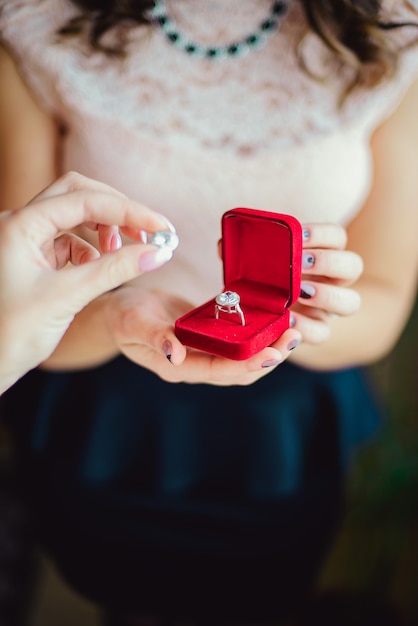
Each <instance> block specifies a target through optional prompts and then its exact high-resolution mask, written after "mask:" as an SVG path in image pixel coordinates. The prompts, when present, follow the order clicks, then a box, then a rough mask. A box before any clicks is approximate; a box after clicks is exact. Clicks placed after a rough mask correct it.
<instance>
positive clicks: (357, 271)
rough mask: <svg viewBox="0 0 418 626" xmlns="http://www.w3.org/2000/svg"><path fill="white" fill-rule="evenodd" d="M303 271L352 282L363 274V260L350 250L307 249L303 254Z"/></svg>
mask: <svg viewBox="0 0 418 626" xmlns="http://www.w3.org/2000/svg"><path fill="white" fill-rule="evenodd" d="M302 272H303V273H305V274H310V275H315V276H321V277H324V278H326V279H335V280H339V281H345V282H347V281H348V282H349V283H350V282H354V281H356V280H357V279H358V278H359V277H360V276H361V274H362V272H363V261H362V259H361V257H360V256H359V255H358V254H356V253H355V252H351V251H348V250H316V249H307V250H304V252H303V254H302Z"/></svg>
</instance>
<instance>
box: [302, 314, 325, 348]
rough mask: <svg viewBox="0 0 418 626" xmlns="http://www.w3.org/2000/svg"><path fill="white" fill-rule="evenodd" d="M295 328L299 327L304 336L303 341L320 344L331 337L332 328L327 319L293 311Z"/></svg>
mask: <svg viewBox="0 0 418 626" xmlns="http://www.w3.org/2000/svg"><path fill="white" fill-rule="evenodd" d="M292 317H293V320H294V328H297V329H298V330H299V332H300V334H301V336H302V338H303V343H309V344H315V345H316V344H320V343H322V342H323V341H326V340H327V339H329V336H330V334H331V329H330V327H329V324H328V323H327V321H325V319H323V320H322V319H315V318H313V317H308V316H306V315H302V314H300V313H297V312H295V311H292Z"/></svg>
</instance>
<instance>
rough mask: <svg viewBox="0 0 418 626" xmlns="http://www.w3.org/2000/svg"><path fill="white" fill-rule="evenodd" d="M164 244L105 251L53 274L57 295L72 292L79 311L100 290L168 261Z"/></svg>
mask: <svg viewBox="0 0 418 626" xmlns="http://www.w3.org/2000/svg"><path fill="white" fill-rule="evenodd" d="M172 254H173V253H172V251H171V250H168V249H167V248H155V247H153V246H142V245H141V246H140V245H129V246H125V247H124V248H122V249H121V250H117V251H116V252H112V253H109V254H105V255H104V256H102V257H101V258H99V259H97V260H95V261H94V262H92V263H83V264H81V265H79V266H78V267H70V268H67V269H65V270H64V271H62V272H59V273H57V274H56V288H55V290H54V293H55V294H56V297H57V298H60V297H61V298H64V297H65V298H66V299H67V300H68V294H72V295H73V298H72V300H71V306H72V308H73V310H74V312H78V311H80V310H81V309H82V308H83V307H84V306H86V305H87V304H88V303H89V302H91V301H92V300H94V299H95V298H97V297H98V296H100V295H102V294H103V293H105V292H107V291H109V290H111V289H115V288H116V287H119V286H120V285H121V284H122V283H125V282H127V281H129V280H132V279H133V278H135V277H137V276H139V275H140V274H142V273H144V272H148V271H152V270H154V269H157V268H158V267H161V266H162V265H164V264H165V263H167V262H168V261H169V260H170V259H171V257H172Z"/></svg>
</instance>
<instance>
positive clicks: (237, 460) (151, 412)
mask: <svg viewBox="0 0 418 626" xmlns="http://www.w3.org/2000/svg"><path fill="white" fill-rule="evenodd" d="M372 396H373V394H371V392H370V388H369V384H368V382H367V381H366V379H365V378H364V376H363V374H362V373H361V372H360V371H358V370H344V371H338V372H333V373H328V372H326V373H322V372H310V371H306V370H303V369H300V368H297V367H294V366H292V365H289V364H287V363H285V364H283V365H281V366H279V367H278V368H277V369H276V370H275V371H274V372H271V373H270V374H269V375H268V376H266V377H264V378H263V379H261V380H260V381H258V382H257V383H255V384H254V385H251V386H249V387H212V386H208V385H187V384H169V383H166V382H163V381H161V380H160V379H159V378H158V377H156V376H155V375H154V374H152V373H151V372H149V371H147V370H144V369H142V368H138V367H137V366H136V365H134V364H133V363H131V362H130V361H128V360H126V359H125V358H123V357H119V358H117V359H115V360H113V361H111V362H109V363H108V364H106V365H104V366H102V367H100V368H96V369H93V370H87V371H78V372H70V373H55V374H51V373H46V372H42V371H34V372H32V373H30V374H29V375H28V376H26V377H25V378H24V379H23V380H22V381H20V382H19V383H18V384H17V385H16V386H15V387H14V388H12V389H11V390H10V391H9V392H8V393H7V394H6V395H5V397H4V407H3V408H2V412H3V414H4V415H5V417H6V419H7V421H8V423H9V424H10V426H11V428H12V430H13V432H14V433H15V437H16V447H17V450H18V458H19V468H20V476H21V484H22V489H23V490H24V493H25V495H26V497H27V498H28V500H29V501H30V503H31V505H32V508H33V513H34V519H35V524H36V528H37V531H38V534H39V537H40V539H41V541H42V542H43V543H44V545H45V546H46V548H47V549H48V550H49V551H50V553H51V554H52V556H53V558H54V559H55V560H56V563H57V565H58V567H59V568H60V569H61V571H62V573H63V574H64V576H65V577H66V578H67V579H68V580H69V582H70V583H71V584H72V585H73V586H74V587H75V588H76V589H78V590H79V591H80V592H81V593H83V594H85V595H87V596H88V597H90V598H91V599H93V600H94V601H97V602H99V603H100V604H102V605H104V606H107V607H111V608H112V609H116V610H118V609H119V608H123V609H126V610H132V611H139V610H141V611H144V610H146V611H157V612H162V611H163V612H167V613H170V614H176V615H178V616H183V617H190V616H196V615H197V614H201V613H203V614H204V615H205V616H209V615H210V614H211V612H213V614H214V615H219V612H220V611H221V614H222V615H223V616H226V615H232V616H235V617H237V616H238V617H239V615H240V612H241V613H242V615H245V617H246V618H251V616H253V617H254V618H255V619H261V617H262V616H261V614H260V610H261V609H260V607H263V608H262V611H263V613H264V614H265V615H264V616H265V617H266V618H274V619H275V618H276V617H280V615H283V614H286V612H287V611H288V610H289V608H290V607H291V606H292V605H294V603H295V602H297V601H298V598H299V597H300V596H301V594H303V593H305V592H306V590H307V589H308V588H309V585H310V584H311V583H312V580H313V579H314V576H315V573H316V572H317V569H318V567H319V566H320V564H321V561H322V559H323V556H324V553H325V551H326V549H327V547H328V545H329V542H330V540H331V538H332V536H333V532H334V530H335V528H336V526H337V524H338V519H339V516H340V511H341V496H342V492H343V477H344V472H345V470H346V468H347V466H348V464H349V463H350V460H351V458H352V455H353V452H354V451H355V449H356V447H357V446H358V444H360V443H361V442H364V441H365V440H366V439H368V438H369V437H370V436H371V435H372V434H373V433H374V432H375V431H376V429H377V426H378V423H379V420H380V416H379V411H378V410H377V408H376V404H375V402H374V398H373V397H372ZM28 407H30V409H29V410H28ZM272 573H273V574H272Z"/></svg>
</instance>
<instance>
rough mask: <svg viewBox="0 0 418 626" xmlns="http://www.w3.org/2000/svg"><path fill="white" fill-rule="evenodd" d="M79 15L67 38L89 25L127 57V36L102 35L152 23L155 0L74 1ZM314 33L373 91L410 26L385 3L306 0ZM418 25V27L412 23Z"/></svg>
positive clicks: (95, 43)
mask: <svg viewBox="0 0 418 626" xmlns="http://www.w3.org/2000/svg"><path fill="white" fill-rule="evenodd" d="M72 2H73V4H74V5H76V6H77V7H78V8H79V9H80V15H79V16H77V17H76V18H74V19H72V20H71V21H70V22H69V23H68V24H66V25H65V26H64V27H63V28H62V29H61V30H60V34H61V35H64V36H70V35H77V34H80V33H81V32H83V31H84V30H85V28H86V26H87V33H88V40H89V44H90V45H91V47H92V48H93V49H95V50H100V51H102V52H104V53H106V54H108V55H110V56H122V55H123V53H124V43H125V41H124V38H123V36H121V37H120V39H119V40H118V41H117V43H116V44H115V45H114V46H113V47H110V46H106V45H105V44H104V43H103V35H104V34H105V33H106V32H107V31H109V30H110V29H111V28H113V27H114V26H116V25H122V24H124V25H126V24H127V25H129V24H147V23H149V19H148V17H147V12H149V10H150V9H151V8H152V7H153V4H154V3H153V0H72ZM301 3H302V6H303V9H304V12H305V16H306V20H307V23H308V26H309V27H310V29H311V30H312V31H313V32H314V33H316V34H317V35H318V36H319V37H320V38H321V40H322V41H323V42H324V44H325V45H326V46H327V47H328V48H329V49H330V50H331V51H332V52H333V53H334V54H335V55H336V57H337V58H338V59H340V61H341V62H342V63H344V64H345V65H348V66H349V67H351V68H352V70H353V73H354V79H353V82H352V85H351V86H350V87H349V89H348V91H350V90H351V89H352V88H353V87H354V86H356V85H359V84H366V85H368V86H370V87H372V86H374V85H376V84H378V83H379V82H380V81H381V80H382V79H383V78H385V77H387V76H390V75H392V74H393V72H394V71H395V69H396V63H397V56H398V55H397V53H398V51H397V50H396V48H395V46H394V45H393V42H392V41H391V38H390V36H389V31H390V30H392V29H394V28H400V27H402V26H407V25H411V23H410V22H386V21H384V20H383V19H382V0H301ZM413 25H414V26H417V27H418V23H413Z"/></svg>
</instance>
